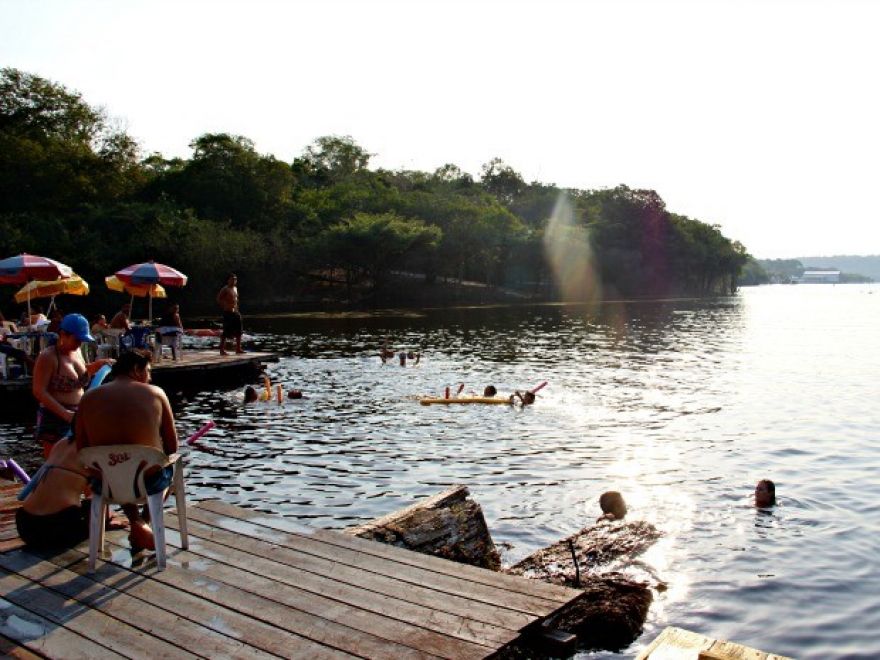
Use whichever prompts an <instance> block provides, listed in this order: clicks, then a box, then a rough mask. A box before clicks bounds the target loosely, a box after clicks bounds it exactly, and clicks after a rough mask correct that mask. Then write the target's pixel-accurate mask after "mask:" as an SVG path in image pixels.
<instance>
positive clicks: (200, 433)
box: [186, 420, 217, 445]
mask: <svg viewBox="0 0 880 660" xmlns="http://www.w3.org/2000/svg"><path fill="white" fill-rule="evenodd" d="M215 426H217V425H216V424H215V423H214V421H213V420H211V421H210V422H208V423H207V424H205V425H204V426H203V427H202V428H200V429H199V430H198V431H196V432H195V433H193V434H192V435H191V436H189V437H188V438H187V439H186V444H188V445H191V444H192V443H194V442H195V441H196V440H198V439H199V438H201V437H202V436H203V435H205V434H206V433H207V432H208V431H210V430H211V429H212V428H214V427H215Z"/></svg>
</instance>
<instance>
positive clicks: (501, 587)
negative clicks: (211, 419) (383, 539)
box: [0, 487, 582, 659]
mask: <svg viewBox="0 0 880 660" xmlns="http://www.w3.org/2000/svg"><path fill="white" fill-rule="evenodd" d="M12 490H16V491H17V490H18V487H14V488H13V489H10V488H6V489H5V490H2V489H0V498H2V499H0V503H2V506H0V509H2V520H0V532H2V534H3V535H4V536H3V538H4V539H5V540H4V543H6V545H5V546H3V547H4V548H5V551H4V552H3V553H2V554H0V594H3V595H2V597H0V653H4V654H8V655H11V656H15V657H35V656H34V655H33V654H37V655H40V656H47V657H64V658H74V657H83V658H86V657H88V658H91V657H96V656H100V657H158V656H175V657H211V658H215V657H253V658H260V657H269V656H281V657H288V658H289V657H300V658H346V657H361V658H395V659H396V658H484V657H489V656H492V655H494V654H495V653H497V652H498V651H499V650H500V649H502V648H504V647H505V646H507V645H508V644H510V643H512V642H514V641H516V640H518V639H519V638H520V637H521V636H523V635H527V634H530V633H531V632H532V631H535V630H537V629H539V628H540V624H541V622H542V621H543V620H545V619H546V618H547V617H549V616H551V615H552V614H553V613H555V612H556V611H558V610H559V609H560V608H562V607H563V606H565V605H567V604H568V603H570V602H571V601H573V600H575V599H577V598H579V597H581V596H582V592H580V591H576V590H573V589H567V588H564V587H557V586H553V585H549V584H545V583H543V582H535V581H530V580H525V579H522V578H518V577H513V576H509V575H503V574H500V573H495V572H492V571H488V570H483V569H478V568H474V567H471V566H465V565H461V564H456V563H453V562H450V561H447V560H443V559H438V558H435V557H429V556H426V555H421V554H417V553H414V552H410V551H408V550H403V549H400V548H396V547H392V546H388V545H383V544H381V543H377V542H374V541H366V540H363V539H358V538H355V537H351V536H349V535H345V534H342V533H339V532H332V531H326V530H315V529H310V528H307V527H304V526H302V525H300V524H298V523H297V522H295V521H292V520H289V519H285V518H281V517H279V516H269V515H265V514H260V513H256V512H254V511H250V510H247V509H243V508H240V507H236V506H232V505H230V504H226V503H223V502H220V501H217V500H211V501H206V502H201V503H199V504H197V505H194V504H191V505H190V506H189V507H188V509H187V511H188V514H189V516H188V520H189V524H188V528H189V534H190V547H189V550H188V551H183V550H181V549H180V547H179V536H178V534H177V533H176V531H175V530H176V529H177V526H178V520H177V516H176V515H175V514H174V510H173V508H169V509H167V510H166V525H167V527H168V534H167V535H168V541H169V544H170V546H171V547H170V548H169V556H168V569H167V570H165V571H162V572H159V571H157V570H156V568H155V561H154V559H153V555H152V553H144V554H135V555H133V554H132V552H131V549H130V547H129V546H128V543H127V540H126V533H125V532H124V531H122V532H108V553H106V555H105V561H103V562H99V568H98V571H97V572H96V573H95V574H94V575H89V574H88V573H87V571H86V562H87V554H88V545H87V543H86V544H83V545H81V546H79V547H78V548H75V549H72V550H68V551H64V552H61V553H57V554H51V555H39V556H38V555H35V554H32V553H30V552H27V551H26V549H25V548H23V547H19V546H20V542H18V543H16V541H17V539H13V538H10V536H9V519H10V517H11V516H12V513H11V509H13V508H14V507H15V504H14V503H12V502H11V501H10V497H9V495H10V492H11V491H12ZM4 495H5V497H4ZM12 530H13V531H14V522H13V527H12ZM109 551H112V553H111V552H109Z"/></svg>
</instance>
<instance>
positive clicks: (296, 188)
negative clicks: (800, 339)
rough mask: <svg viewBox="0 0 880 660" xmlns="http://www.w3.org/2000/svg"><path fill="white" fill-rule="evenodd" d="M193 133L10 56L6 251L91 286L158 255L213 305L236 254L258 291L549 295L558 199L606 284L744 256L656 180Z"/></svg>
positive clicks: (678, 275) (3, 129) (4, 107)
mask: <svg viewBox="0 0 880 660" xmlns="http://www.w3.org/2000/svg"><path fill="white" fill-rule="evenodd" d="M190 146H191V147H192V149H193V153H192V157H191V158H189V159H166V158H164V157H163V156H162V155H161V154H152V155H150V156H148V157H146V158H143V157H141V156H140V153H139V148H138V145H137V144H136V143H135V142H134V141H133V140H132V139H131V138H130V137H129V136H128V135H127V134H125V133H124V132H123V131H120V130H118V129H116V128H114V123H113V122H111V121H110V120H109V119H108V117H107V116H106V115H105V114H104V113H103V112H102V111H100V110H97V109H95V108H93V107H90V106H89V105H88V104H87V103H86V102H85V101H84V100H83V99H82V98H81V96H80V95H79V94H77V93H74V92H71V91H69V90H67V89H65V88H64V87H63V86H61V85H58V84H55V83H52V82H49V81H47V80H44V79H42V78H39V77H37V76H34V75H30V74H26V73H23V72H20V71H18V70H15V69H3V70H2V72H0V257H5V256H9V255H11V254H15V253H18V252H24V251H27V252H33V253H36V254H44V255H46V256H51V257H53V258H56V259H59V260H61V261H63V262H65V263H68V264H70V265H71V266H72V267H73V268H74V269H75V270H76V271H77V272H78V273H79V274H81V275H82V276H83V277H85V278H86V279H87V280H90V281H92V282H93V290H94V291H95V292H98V291H99V290H101V289H102V288H103V287H99V286H95V284H96V283H100V282H101V280H102V278H103V276H105V275H108V274H112V273H113V272H114V271H116V270H118V269H119V268H121V267H123V266H126V265H128V264H130V263H134V262H138V261H145V260H148V259H155V260H156V261H160V262H164V263H168V264H170V265H173V266H174V267H176V268H178V269H180V270H182V271H183V272H185V273H187V274H188V275H189V276H190V286H188V287H187V289H186V290H185V291H184V292H182V293H181V297H182V298H183V299H184V300H185V301H187V302H192V303H195V302H196V301H201V303H202V304H201V306H202V307H203V308H205V307H206V306H207V308H210V306H211V304H212V301H213V294H214V292H215V291H216V289H217V288H218V287H219V286H220V285H221V284H222V282H223V280H224V278H225V274H226V273H227V272H228V271H232V270H234V271H238V272H239V273H240V275H241V281H242V282H243V283H244V284H245V285H246V287H247V289H248V302H249V303H250V304H251V306H253V305H255V304H256V303H258V302H260V303H262V304H264V305H269V304H273V303H274V304H278V305H280V304H283V303H284V302H285V301H288V300H290V299H291V298H296V299H300V300H302V299H308V300H313V301H320V300H327V299H331V300H337V301H347V302H349V303H351V302H358V301H376V302H378V301H380V300H382V297H383V295H385V294H386V292H387V291H388V290H389V289H390V288H391V287H389V280H390V278H391V277H392V276H393V274H395V273H408V274H410V275H412V274H419V275H424V281H425V282H426V283H427V284H428V285H430V284H431V283H434V282H440V281H441V280H446V281H449V280H458V281H462V280H475V281H477V282H482V283H484V284H488V285H497V286H506V287H513V288H518V289H521V290H523V291H527V292H529V293H531V294H536V295H539V296H542V297H547V298H551V297H554V296H556V295H557V294H558V292H559V290H560V285H561V284H563V283H560V282H558V281H556V280H554V278H553V273H558V272H559V268H558V264H553V263H550V259H551V257H549V256H548V255H549V254H551V252H552V251H551V250H549V249H548V246H547V242H548V240H551V238H550V233H548V232H547V227H548V222H549V221H550V219H551V217H552V216H553V214H554V209H557V208H559V204H560V200H565V201H566V203H567V204H568V207H569V208H570V209H571V213H570V222H571V224H570V226H569V227H568V229H567V231H569V232H570V233H569V234H565V235H566V236H567V235H571V236H575V235H576V236H578V237H580V238H578V239H577V240H578V241H580V242H581V243H582V244H583V252H584V253H589V254H588V257H589V262H590V263H589V265H590V269H589V271H590V272H591V273H593V274H594V276H596V277H598V280H599V282H600V283H601V287H602V290H603V291H604V292H605V294H606V295H610V294H618V295H644V296H647V295H652V296H653V295H665V294H670V293H694V294H711V293H720V292H729V291H732V290H733V289H734V288H735V285H736V278H737V276H738V274H739V272H740V269H741V267H742V266H743V265H744V264H745V262H746V260H747V258H748V256H747V254H746V252H745V249H744V248H743V246H742V245H739V244H738V243H734V242H731V241H730V240H728V239H727V238H725V237H724V236H723V235H722V234H721V232H720V231H719V230H718V228H717V227H716V226H711V225H707V224H705V223H702V222H699V221H697V220H694V219H691V218H687V217H684V216H680V215H676V214H674V213H671V212H669V211H667V209H666V207H665V204H664V202H663V200H662V199H661V198H660V196H659V195H657V193H655V192H654V191H651V190H634V189H630V188H628V187H626V186H618V187H616V188H613V189H607V190H595V191H583V190H561V189H559V188H557V187H556V186H552V185H545V184H541V183H530V184H528V183H526V182H525V181H524V180H523V178H522V177H521V176H520V175H519V174H518V173H517V172H515V171H514V170H513V169H511V168H510V167H509V166H507V165H506V164H505V163H503V162H502V161H501V160H498V159H494V160H492V161H490V162H489V163H487V164H486V165H485V166H484V167H483V169H482V172H481V176H480V179H479V180H474V178H473V177H471V176H470V175H469V174H467V173H465V172H462V171H461V170H460V169H459V168H458V167H457V166H455V165H452V164H449V165H444V166H443V167H441V168H438V169H437V170H436V171H434V172H431V173H429V172H418V171H386V170H382V169H370V168H369V164H370V157H371V154H369V153H367V152H366V151H365V150H364V149H363V148H362V147H360V146H359V145H358V144H356V143H355V142H354V141H353V140H352V139H351V138H348V137H335V136H327V137H320V138H318V139H317V140H315V142H314V143H313V144H312V145H310V146H309V147H308V148H307V149H305V151H304V152H303V154H302V155H301V156H300V157H299V158H296V159H295V160H293V162H291V163H286V162H283V161H279V160H277V159H276V158H274V157H272V156H267V155H263V154H259V153H258V152H257V151H256V150H255V147H254V144H253V142H251V141H250V140H249V139H247V138H246V137H242V136H236V135H228V134H225V133H216V134H205V135H202V136H199V137H197V138H196V139H195V140H193V142H192V143H191V145H190ZM559 235H560V234H559V233H558V232H554V233H553V236H557V237H558V236H559ZM578 244H579V243H577V241H574V242H572V243H571V244H570V245H569V247H571V245H578ZM554 266H557V267H556V268H554ZM557 277H558V275H557ZM256 283H259V284H258V285H257V284H256ZM205 301H208V302H207V305H206V304H205ZM190 309H192V307H190Z"/></svg>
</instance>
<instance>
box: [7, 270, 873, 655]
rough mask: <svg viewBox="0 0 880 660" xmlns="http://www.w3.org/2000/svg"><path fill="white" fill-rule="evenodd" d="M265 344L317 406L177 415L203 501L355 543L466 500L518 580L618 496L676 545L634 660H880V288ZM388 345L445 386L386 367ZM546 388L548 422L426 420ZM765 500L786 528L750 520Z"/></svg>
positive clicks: (783, 291)
mask: <svg viewBox="0 0 880 660" xmlns="http://www.w3.org/2000/svg"><path fill="white" fill-rule="evenodd" d="M248 327H249V330H251V331H253V332H254V333H255V335H256V342H255V344H256V346H257V347H259V348H261V349H265V350H273V351H277V352H279V353H281V354H282V355H283V356H284V357H283V358H282V359H281V361H280V362H278V363H277V364H272V365H270V367H269V373H270V375H271V378H272V381H273V382H274V383H281V384H283V385H284V386H285V388H290V387H297V388H299V389H301V390H303V392H304V393H305V395H306V398H304V399H302V400H298V401H288V400H285V402H284V403H283V405H281V406H279V405H277V404H274V403H272V404H265V403H263V404H255V405H251V406H248V407H245V406H243V405H242V399H241V391H240V390H237V391H220V392H203V393H201V394H199V395H197V396H195V397H194V398H192V399H189V400H183V401H178V402H176V404H175V405H176V409H177V412H178V423H179V426H180V429H181V435H185V434H187V433H190V432H192V431H194V430H196V429H197V428H198V427H199V426H200V425H201V424H202V423H203V422H204V421H206V420H208V419H214V420H215V421H216V422H217V427H218V428H217V430H215V431H213V432H212V433H211V434H210V435H209V436H207V438H206V439H205V440H204V441H203V442H201V443H200V444H199V445H198V446H196V447H193V448H192V449H191V450H190V451H189V466H190V467H189V473H188V490H189V493H190V494H191V496H192V498H193V499H202V498H207V497H218V496H219V497H222V498H223V499H225V500H227V501H230V502H233V503H236V504H241V505H245V506H249V507H253V508H256V509H259V510H261V511H266V512H275V513H281V514H283V515H285V516H290V517H293V518H296V519H299V520H302V521H303V522H306V523H308V524H310V525H314V526H321V527H332V528H341V527H345V526H348V525H351V524H354V523H357V522H361V521H364V520H368V519H370V518H373V517H375V516H378V515H381V514H384V513H387V512H389V511H392V510H394V509H396V508H399V507H402V506H405V505H408V504H410V503H412V501H413V499H414V498H416V497H419V496H424V495H428V494H432V493H435V492H437V491H438V490H440V489H442V488H445V487H447V486H450V485H453V484H459V483H464V484H467V485H468V486H469V487H470V489H471V493H472V495H473V496H474V498H475V499H476V500H477V501H478V502H479V503H480V504H481V505H482V507H483V509H484V511H485V514H486V518H487V521H488V523H489V527H490V529H491V531H492V534H493V537H494V538H495V540H496V542H504V543H507V544H510V548H509V549H508V550H506V551H505V560H506V561H510V562H512V561H516V560H518V559H520V558H522V557H524V556H525V555H526V554H528V553H530V552H532V551H534V550H536V549H538V548H540V547H542V546H545V545H548V544H549V543H552V542H554V541H556V540H558V539H559V538H560V537H562V536H564V535H567V534H570V533H571V532H573V531H575V530H577V529H579V528H580V527H582V526H584V525H586V524H588V523H589V522H590V521H591V520H594V519H595V517H596V515H598V506H597V498H598V496H599V494H600V493H601V492H602V491H604V490H608V489H617V490H620V491H621V492H623V493H624V496H625V497H626V499H627V502H628V503H629V505H630V511H631V517H632V518H642V519H646V520H649V521H651V522H653V523H654V524H656V525H657V527H659V528H660V529H661V530H662V531H663V532H664V534H665V535H664V537H663V539H661V541H660V542H658V543H657V544H656V545H655V546H654V547H653V548H652V549H651V550H650V551H649V552H648V553H647V554H646V555H645V556H644V557H643V560H644V562H645V564H646V568H645V567H642V568H638V567H629V570H631V571H632V572H633V573H634V574H636V575H638V574H639V571H643V572H644V571H645V570H647V571H648V573H647V574H648V575H650V574H652V573H653V575H655V576H656V577H658V578H659V579H662V580H663V581H665V582H666V583H667V584H668V586H669V589H668V590H667V591H666V592H663V593H658V594H656V596H655V602H654V604H653V606H652V608H651V614H650V618H649V622H648V625H647V626H646V629H645V633H644V635H643V636H642V637H641V638H640V640H639V641H638V642H637V643H636V644H634V645H633V646H632V647H631V648H629V649H627V650H626V651H625V655H628V656H629V655H632V654H634V653H635V652H637V651H638V649H639V648H641V647H643V646H644V645H645V644H646V643H647V642H648V641H650V640H651V639H652V638H653V637H654V636H656V634H657V633H658V632H659V630H660V629H662V627H664V626H666V625H678V626H683V627H685V628H690V629H693V630H696V631H699V632H701V633H703V634H706V635H709V636H712V637H720V638H725V639H733V640H736V641H739V642H741V643H744V644H748V645H751V646H756V647H759V648H762V649H765V650H768V651H774V652H777V653H782V654H786V655H791V656H795V657H799V658H843V657H847V658H856V657H864V658H868V657H877V656H880V607H878V602H877V601H878V599H877V596H876V594H877V585H878V584H880V575H878V573H880V569H878V559H877V558H878V553H880V547H878V546H880V542H878V540H877V539H878V532H880V529H878V527H880V498H878V495H880V485H878V483H880V482H878V479H877V478H876V474H877V471H878V469H880V450H878V448H877V435H878V431H880V412H878V406H877V404H876V401H877V396H878V393H880V388H878V386H877V374H878V373H880V357H878V351H877V346H876V343H877V339H878V329H880V288H878V287H876V286H873V287H872V286H865V285H847V286H818V285H817V286H796V287H791V286H778V287H765V288H760V289H750V290H744V291H742V292H741V293H740V294H739V295H738V296H736V297H734V298H730V299H723V300H717V301H712V302H694V301H672V302H664V303H631V304H625V305H623V304H609V305H606V306H605V307H603V308H602V309H601V310H600V311H599V312H596V311H592V312H591V311H590V310H588V309H586V308H581V307H576V306H538V307H525V308H513V309H512V308H496V309H467V310H453V311H448V310H447V311H430V310H429V311H426V312H424V313H421V314H412V313H408V314H401V315H396V316H395V315H374V316H364V317H362V318H358V317H356V316H354V317H347V318H325V319H319V320H316V319H281V318H275V319H250V320H248ZM384 335H388V336H389V337H390V338H391V341H392V342H393V343H394V345H395V346H398V347H400V346H407V347H412V348H419V349H420V350H421V351H422V353H423V356H424V357H423V359H422V362H421V364H419V365H418V366H407V367H405V368H401V367H400V366H398V365H397V364H390V363H389V364H387V365H381V364H380V361H379V359H378V357H377V350H378V346H379V345H380V343H381V338H382V337H383V336H384ZM543 380H548V381H549V383H550V384H549V385H548V386H547V387H546V388H545V389H543V390H542V391H541V393H540V396H539V399H538V402H537V404H536V405H534V406H533V407H531V408H529V409H526V410H518V409H512V408H508V407H504V406H492V407H478V406H459V407H445V406H434V407H422V406H420V405H419V404H418V402H417V401H416V400H415V397H416V396H417V395H419V394H426V393H428V394H434V395H437V394H440V393H442V391H443V389H444V388H445V387H446V386H447V385H449V386H451V387H453V388H455V387H456V386H457V384H458V383H460V382H464V383H466V387H467V388H468V389H473V390H475V391H481V390H482V389H483V387H484V386H485V385H486V384H489V383H492V384H494V385H496V387H498V390H499V392H503V393H506V392H510V391H513V390H514V389H522V388H527V387H533V386H535V385H536V384H538V383H539V382H541V381H543ZM29 431H30V428H28V427H27V425H22V424H19V423H15V422H11V423H10V422H7V423H3V424H0V434H2V435H0V438H2V442H3V443H4V444H5V445H6V447H5V449H4V453H7V452H8V451H9V450H12V452H13V453H15V454H16V455H19V456H23V459H24V462H25V463H27V464H28V467H30V468H31V469H32V468H33V466H34V465H35V464H36V455H35V452H33V451H31V450H30V449H29V446H30V445H29V442H28V441H25V440H23V438H25V437H26V436H27V433H28V432H29ZM25 447H28V449H25ZM28 453H29V456H28V455H27V454H28ZM764 477H769V478H772V479H774V480H775V481H776V483H777V488H778V493H779V498H780V504H779V506H777V507H776V508H775V510H773V511H772V512H763V511H756V510H755V509H754V508H752V507H751V506H750V505H749V495H750V493H751V490H752V488H753V487H754V483H755V482H756V481H757V480H758V479H760V478H764ZM624 568H626V567H624ZM585 655H590V654H585ZM592 655H595V656H598V657H606V656H607V657H619V656H614V655H613V654H607V653H605V654H603V653H599V654H592Z"/></svg>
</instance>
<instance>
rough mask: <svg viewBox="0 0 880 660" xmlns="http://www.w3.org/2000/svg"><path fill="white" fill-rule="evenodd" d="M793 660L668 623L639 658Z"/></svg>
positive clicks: (641, 659)
mask: <svg viewBox="0 0 880 660" xmlns="http://www.w3.org/2000/svg"><path fill="white" fill-rule="evenodd" d="M661 658H662V659H663V660H791V658H786V657H784V656H781V655H775V654H773V653H765V652H764V651H758V650H757V649H753V648H749V647H748V646H743V645H741V644H735V643H733V642H725V641H722V640H717V639H712V638H711V637H705V636H703V635H700V634H699V633H695V632H692V631H690V630H685V629H683V628H676V627H674V626H669V627H668V628H666V629H665V630H664V631H663V632H662V633H660V635H659V636H658V637H657V639H655V640H654V641H653V642H651V643H650V644H649V645H648V648H646V649H645V650H644V651H642V652H641V653H639V655H638V657H637V658H636V660H652V659H653V660H661Z"/></svg>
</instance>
